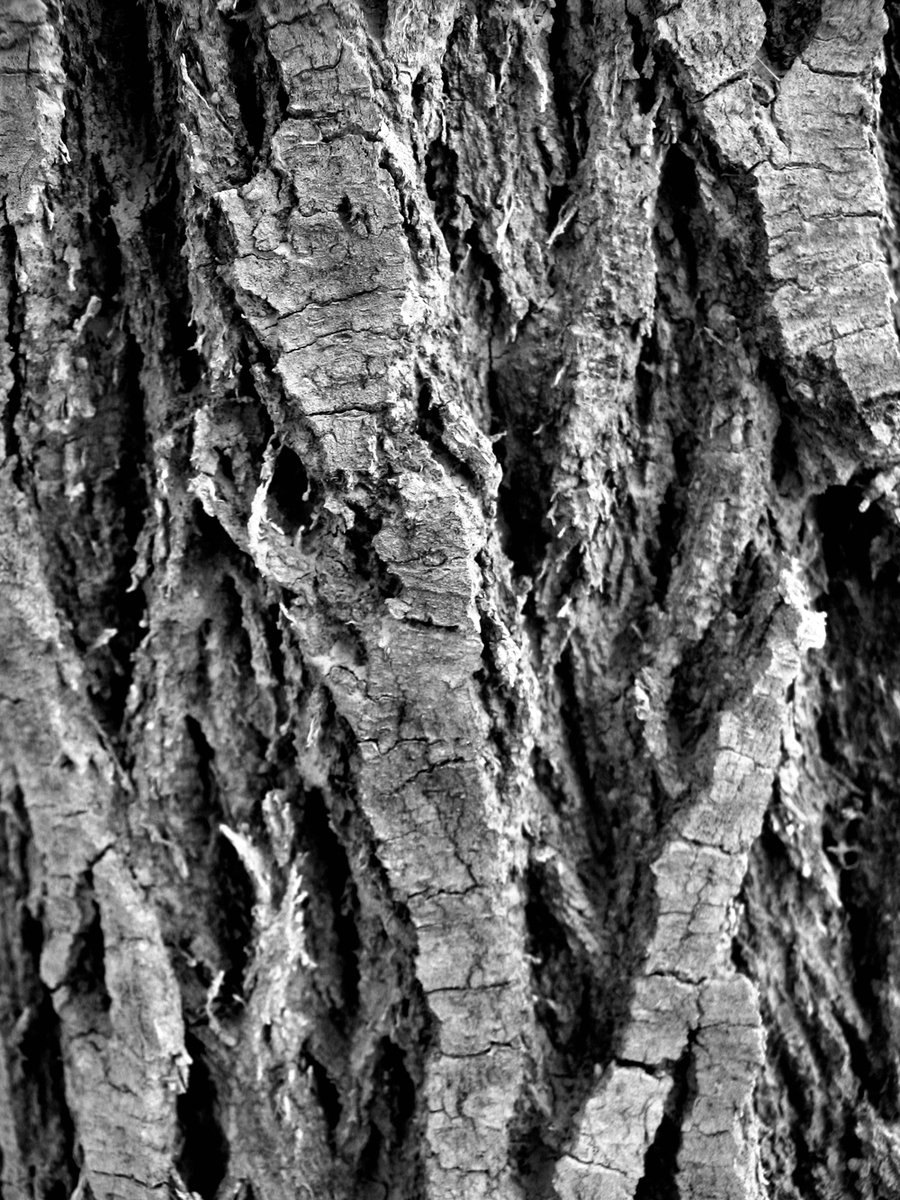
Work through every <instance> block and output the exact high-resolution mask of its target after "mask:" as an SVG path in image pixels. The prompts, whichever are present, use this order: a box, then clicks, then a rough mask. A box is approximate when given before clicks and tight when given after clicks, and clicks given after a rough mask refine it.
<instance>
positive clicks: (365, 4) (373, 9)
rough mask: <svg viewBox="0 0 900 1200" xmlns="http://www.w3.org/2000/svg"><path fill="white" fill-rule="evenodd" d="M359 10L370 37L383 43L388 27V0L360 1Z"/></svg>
mask: <svg viewBox="0 0 900 1200" xmlns="http://www.w3.org/2000/svg"><path fill="white" fill-rule="evenodd" d="M360 9H361V10H362V14H363V18H364V19H365V22H366V26H367V28H368V30H369V33H370V35H371V36H372V37H373V38H376V39H377V40H378V41H383V40H384V35H385V33H386V32H387V25H388V13H389V4H388V0H360Z"/></svg>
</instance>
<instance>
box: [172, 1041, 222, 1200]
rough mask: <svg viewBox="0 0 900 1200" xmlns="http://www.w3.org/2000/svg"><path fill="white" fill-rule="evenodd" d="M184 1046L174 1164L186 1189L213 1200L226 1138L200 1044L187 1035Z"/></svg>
mask: <svg viewBox="0 0 900 1200" xmlns="http://www.w3.org/2000/svg"><path fill="white" fill-rule="evenodd" d="M185 1049H186V1050H187V1052H188V1054H189V1055H190V1057H191V1065H190V1068H189V1072H188V1081H187V1088H186V1089H185V1091H184V1092H183V1093H182V1094H181V1095H180V1096H179V1097H178V1099H177V1101H176V1113H177V1117H178V1130H179V1142H180V1148H179V1150H178V1151H177V1153H176V1155H175V1166H176V1168H177V1170H178V1173H179V1175H180V1176H181V1179H182V1181H183V1182H184V1184H185V1186H186V1187H187V1189H188V1190H189V1191H190V1192H193V1193H196V1194H197V1195H198V1196H200V1197H201V1200H215V1196H216V1193H217V1192H218V1189H219V1185H220V1184H221V1182H222V1180H223V1179H224V1177H225V1173H226V1171H227V1169H228V1159H229V1145H228V1139H227V1137H226V1136H225V1133H224V1131H223V1129H222V1125H221V1118H220V1114H219V1102H218V1092H217V1088H216V1085H215V1082H214V1080H213V1076H212V1073H211V1071H210V1068H209V1066H208V1064H207V1062H206V1053H205V1050H204V1047H203V1043H202V1042H201V1041H199V1039H197V1038H196V1037H192V1036H191V1035H190V1034H188V1035H187V1037H186V1038H185Z"/></svg>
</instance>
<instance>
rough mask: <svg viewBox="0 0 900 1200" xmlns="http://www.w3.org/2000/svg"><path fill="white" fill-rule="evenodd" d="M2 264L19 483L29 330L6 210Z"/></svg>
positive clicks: (10, 442)
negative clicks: (19, 427)
mask: <svg viewBox="0 0 900 1200" xmlns="http://www.w3.org/2000/svg"><path fill="white" fill-rule="evenodd" d="M0 253H2V266H0V272H2V276H3V277H4V279H5V282H6V288H7V297H8V299H7V311H6V314H5V316H6V332H5V339H6V345H7V350H8V367H9V372H10V385H9V388H8V390H7V393H6V398H5V401H4V405H3V413H2V429H3V441H4V446H5V452H6V457H7V458H10V459H15V462H14V465H13V472H12V479H13V483H15V484H16V486H17V487H18V486H20V485H21V482H22V462H21V460H20V452H21V446H20V443H19V434H18V431H17V429H16V418H17V417H18V415H19V411H20V409H21V407H22V402H23V400H24V396H25V360H24V356H23V354H22V336H23V334H24V332H25V297H24V296H23V294H22V291H21V288H20V287H19V282H18V257H19V249H18V238H17V236H16V230H15V226H14V225H13V224H12V222H11V221H10V220H9V217H8V215H7V214H6V213H5V209H4V220H3V231H2V250H0Z"/></svg>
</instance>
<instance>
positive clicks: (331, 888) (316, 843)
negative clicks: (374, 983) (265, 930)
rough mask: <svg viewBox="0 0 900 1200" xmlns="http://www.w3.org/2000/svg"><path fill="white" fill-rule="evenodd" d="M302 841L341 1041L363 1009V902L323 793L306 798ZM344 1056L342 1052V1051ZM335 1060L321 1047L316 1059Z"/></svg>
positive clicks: (325, 984) (313, 944)
mask: <svg viewBox="0 0 900 1200" xmlns="http://www.w3.org/2000/svg"><path fill="white" fill-rule="evenodd" d="M298 839H299V845H300V853H301V855H302V861H303V878H304V882H305V884H306V887H307V889H308V894H309V899H308V900H307V902H306V909H307V913H308V919H309V930H310V933H309V938H310V953H311V956H312V958H313V960H314V961H315V962H316V963H318V964H319V966H320V967H321V968H322V971H321V975H320V976H319V978H320V979H321V985H320V986H321V987H322V988H324V989H326V990H324V991H323V992H322V994H321V997H320V999H321V1002H322V1004H323V1005H324V1008H325V1010H326V1012H327V1020H328V1023H329V1024H330V1025H331V1026H333V1027H334V1030H335V1031H336V1033H337V1035H338V1038H339V1039H343V1038H345V1037H346V1036H347V1034H348V1031H349V1028H350V1026H351V1025H352V1024H353V1022H354V1020H355V1019H356V1015H357V1012H358V1009H359V987H360V975H359V973H360V963H359V953H360V935H359V927H358V915H359V896H358V893H357V890H356V885H355V882H354V879H353V875H352V872H351V869H350V863H349V861H348V859H347V853H346V850H345V848H344V846H343V844H342V842H341V841H340V839H339V838H338V836H337V834H336V832H335V830H334V827H333V825H332V823H331V819H330V817H329V814H328V811H327V809H326V806H325V800H324V798H323V796H322V795H321V793H319V792H316V791H309V792H307V793H305V795H304V797H303V800H302V804H301V806H300V813H299V827H298ZM338 1053H340V1051H338ZM333 1056H334V1051H331V1052H328V1051H326V1050H325V1049H323V1048H321V1047H319V1048H317V1049H316V1057H317V1058H318V1059H319V1061H323V1062H326V1063H327V1061H328V1059H329V1058H331V1057H333Z"/></svg>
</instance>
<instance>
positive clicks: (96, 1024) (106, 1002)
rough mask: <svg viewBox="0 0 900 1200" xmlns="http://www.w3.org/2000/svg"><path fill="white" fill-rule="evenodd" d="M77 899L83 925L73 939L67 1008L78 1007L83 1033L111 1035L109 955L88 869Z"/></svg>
mask: <svg viewBox="0 0 900 1200" xmlns="http://www.w3.org/2000/svg"><path fill="white" fill-rule="evenodd" d="M76 898H77V901H78V906H79V909H80V912H81V917H82V924H81V927H80V929H79V930H78V933H77V934H76V935H75V937H74V938H73V940H72V946H71V950H70V952H69V962H68V965H67V969H66V977H65V984H64V986H65V989H66V999H65V1003H66V1007H67V1008H71V1009H73V1010H75V1012H76V1014H77V1016H76V1017H75V1020H73V1019H72V1018H71V1017H70V1018H69V1020H68V1024H69V1026H70V1028H71V1027H73V1026H74V1025H75V1021H77V1026H78V1031H79V1032H80V1033H96V1034H99V1035H101V1036H103V1037H108V1036H109V1034H110V1018H109V1010H110V1008H111V1007H112V999H111V997H110V995H109V992H108V991H107V988H106V954H105V941H104V937H103V925H102V921H101V914H100V909H99V907H98V905H97V902H96V900H95V899H94V877H93V872H92V871H86V872H84V874H83V875H82V877H81V878H80V879H79V881H78V887H77V891H76Z"/></svg>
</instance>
